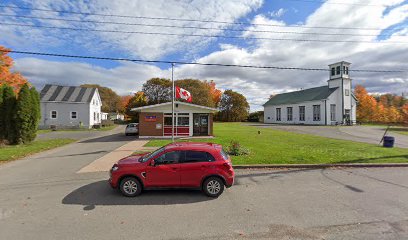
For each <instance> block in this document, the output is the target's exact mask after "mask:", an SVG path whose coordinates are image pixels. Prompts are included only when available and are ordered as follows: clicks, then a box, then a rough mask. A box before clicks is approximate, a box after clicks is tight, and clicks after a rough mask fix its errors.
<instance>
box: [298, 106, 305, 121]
mask: <svg viewBox="0 0 408 240" xmlns="http://www.w3.org/2000/svg"><path fill="white" fill-rule="evenodd" d="M299 121H305V106H300V107H299Z"/></svg>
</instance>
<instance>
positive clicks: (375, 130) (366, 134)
mask: <svg viewBox="0 0 408 240" xmlns="http://www.w3.org/2000/svg"><path fill="white" fill-rule="evenodd" d="M248 125H253V126H257V127H262V128H274V129H278V130H284V131H289V132H296V133H302V134H311V135H316V136H322V137H327V138H334V139H341V140H349V141H355V142H363V143H371V144H379V142H380V141H381V139H382V137H383V135H384V132H385V128H384V127H379V126H359V125H358V126H309V125H283V124H260V123H250V124H248ZM387 135H389V136H393V137H394V138H395V146H396V147H400V148H408V135H403V134H398V133H396V132H388V134H387Z"/></svg>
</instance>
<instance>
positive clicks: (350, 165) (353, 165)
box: [233, 163, 408, 169]
mask: <svg viewBox="0 0 408 240" xmlns="http://www.w3.org/2000/svg"><path fill="white" fill-rule="evenodd" d="M336 167H341V168H383V167H408V163H333V164H245V165H233V168H235V169H251V168H254V169H256V168H258V169H259V168H336Z"/></svg>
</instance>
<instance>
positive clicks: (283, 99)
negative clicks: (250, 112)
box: [264, 86, 337, 106]
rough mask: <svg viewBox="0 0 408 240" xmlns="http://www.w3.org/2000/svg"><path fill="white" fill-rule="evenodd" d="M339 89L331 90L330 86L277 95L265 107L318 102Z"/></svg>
mask: <svg viewBox="0 0 408 240" xmlns="http://www.w3.org/2000/svg"><path fill="white" fill-rule="evenodd" d="M336 90H337V88H329V87H328V86H321V87H315V88H308V89H304V90H300V91H295V92H288V93H282V94H277V95H275V96H273V97H271V98H270V99H269V101H267V102H266V103H265V104H264V106H269V105H282V104H294V103H300V102H308V101H317V100H323V99H327V98H328V97H329V96H330V95H331V94H332V93H333V92H334V91H336Z"/></svg>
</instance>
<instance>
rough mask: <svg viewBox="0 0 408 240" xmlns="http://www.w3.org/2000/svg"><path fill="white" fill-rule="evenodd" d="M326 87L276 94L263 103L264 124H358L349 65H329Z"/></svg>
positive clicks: (344, 63)
mask: <svg viewBox="0 0 408 240" xmlns="http://www.w3.org/2000/svg"><path fill="white" fill-rule="evenodd" d="M329 67H330V68H329V72H330V78H329V80H328V81H327V82H328V84H327V85H326V86H321V87H315V88H309V89H304V90H300V91H295V92H288V93H283V94H277V95H275V96H273V97H271V98H270V99H269V101H267V102H266V103H265V104H264V122H265V123H281V124H310V125H336V124H354V123H355V122H356V107H357V99H356V97H355V96H354V94H353V92H352V83H351V78H350V76H349V67H350V63H348V62H344V61H343V62H338V63H334V64H330V65H329Z"/></svg>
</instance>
